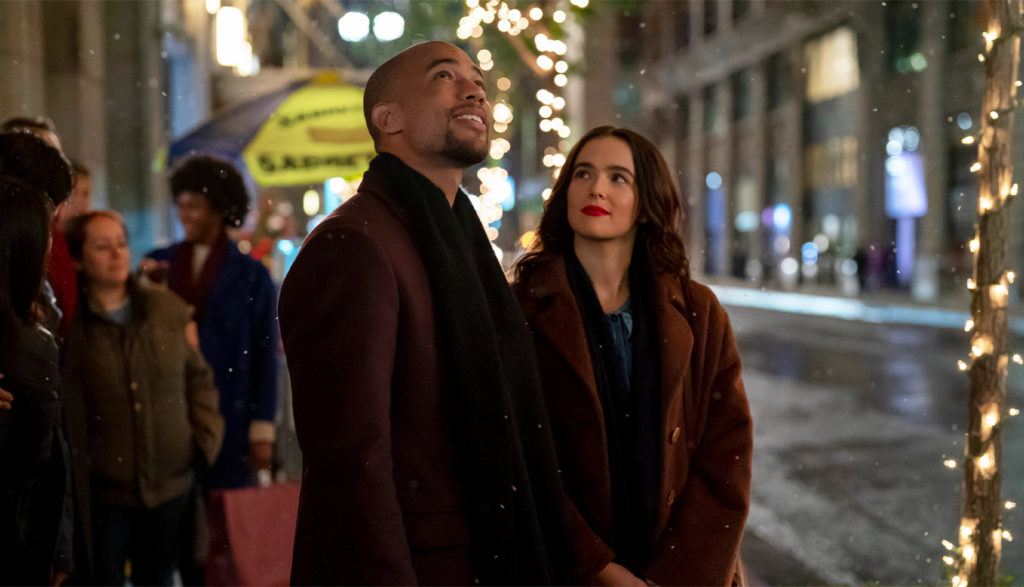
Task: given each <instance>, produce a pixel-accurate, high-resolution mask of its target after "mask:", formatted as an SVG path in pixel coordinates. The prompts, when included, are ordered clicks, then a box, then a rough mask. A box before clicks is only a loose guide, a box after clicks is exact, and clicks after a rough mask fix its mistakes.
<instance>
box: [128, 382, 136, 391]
mask: <svg viewBox="0 0 1024 587" xmlns="http://www.w3.org/2000/svg"><path fill="white" fill-rule="evenodd" d="M128 387H130V388H132V391H135V390H137V389H138V388H139V382H138V381H132V382H131V383H129V384H128Z"/></svg>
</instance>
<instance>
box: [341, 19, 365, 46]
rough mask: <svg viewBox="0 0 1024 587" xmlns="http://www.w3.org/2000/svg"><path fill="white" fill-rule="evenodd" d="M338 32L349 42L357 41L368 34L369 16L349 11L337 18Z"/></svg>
mask: <svg viewBox="0 0 1024 587" xmlns="http://www.w3.org/2000/svg"><path fill="white" fill-rule="evenodd" d="M338 34H339V35H341V38H342V39H344V40H346V41H348V42H349V43H358V42H360V41H362V40H363V39H365V38H366V37H367V35H369V34H370V17H368V16H366V15H365V14H364V13H362V12H355V11H350V12H346V13H345V15H344V16H342V17H341V18H339V19H338Z"/></svg>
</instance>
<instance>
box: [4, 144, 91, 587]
mask: <svg viewBox="0 0 1024 587" xmlns="http://www.w3.org/2000/svg"><path fill="white" fill-rule="evenodd" d="M0 174H3V175H7V176H10V177H12V178H14V179H16V180H18V181H21V182H22V183H23V184H25V185H26V186H28V187H29V188H31V189H34V190H37V191H39V192H41V193H43V194H45V196H46V197H47V198H48V200H49V203H50V204H51V206H50V212H51V217H52V216H54V215H55V214H56V213H57V212H56V211H58V210H60V208H61V206H62V205H63V203H64V202H65V201H66V199H67V197H68V194H69V192H70V191H71V166H70V163H69V162H68V160H67V158H65V157H64V154H63V153H61V151H60V150H59V149H57V148H56V147H53V146H51V145H50V144H48V143H47V142H46V141H45V140H43V139H41V138H39V137H37V136H36V135H34V134H33V133H29V132H11V133H0ZM51 220H52V218H51ZM4 221H5V219H4V218H2V217H0V222H4ZM35 308H36V311H37V312H38V314H39V317H40V322H41V324H42V325H43V326H44V327H45V328H46V330H47V331H48V332H49V333H50V334H52V335H54V336H56V333H57V330H58V326H59V324H60V320H61V312H60V309H59V308H58V307H57V303H56V299H55V298H54V295H53V290H52V288H51V287H50V283H49V281H48V280H47V279H44V280H43V286H42V289H41V291H40V292H39V295H38V298H37V299H36V302H35ZM4 375H5V373H4V371H3V370H2V369H0V377H2V376H4ZM13 401H14V398H13V395H12V394H11V393H9V392H7V391H5V390H3V389H0V407H4V406H5V405H6V406H7V407H8V408H9V407H10V404H11V403H13ZM61 408H62V409H63V402H61ZM54 443H55V444H54V446H56V447H57V450H51V451H50V460H49V462H48V463H47V464H46V465H45V467H44V472H43V475H44V476H45V477H46V480H45V481H42V482H40V483H38V484H37V486H36V489H34V490H33V491H32V500H33V501H34V502H35V503H50V502H51V501H57V498H56V497H52V496H51V494H50V492H54V495H56V494H60V493H63V496H62V500H63V509H64V512H63V514H62V517H61V524H60V533H59V535H58V539H57V553H56V555H55V557H54V561H53V567H54V570H53V574H54V581H55V583H57V584H59V583H60V582H61V581H62V580H64V579H65V578H66V577H67V576H68V574H69V572H70V571H71V570H72V567H73V566H76V565H77V564H78V562H79V561H77V560H75V561H73V555H77V554H78V553H77V552H75V553H73V552H72V546H73V545H72V533H73V532H74V530H75V511H74V508H73V501H72V495H71V493H72V483H71V482H70V480H69V479H68V473H69V467H70V465H69V460H70V458H71V457H70V455H69V454H68V449H69V448H70V449H71V450H72V452H73V451H74V447H68V445H67V443H66V442H65V438H64V431H63V427H62V426H61V427H59V429H58V430H57V433H56V438H55V440H54ZM88 567H89V564H88V563H84V564H82V565H80V566H78V568H79V570H80V571H81V572H82V576H83V577H88V576H89V570H88Z"/></svg>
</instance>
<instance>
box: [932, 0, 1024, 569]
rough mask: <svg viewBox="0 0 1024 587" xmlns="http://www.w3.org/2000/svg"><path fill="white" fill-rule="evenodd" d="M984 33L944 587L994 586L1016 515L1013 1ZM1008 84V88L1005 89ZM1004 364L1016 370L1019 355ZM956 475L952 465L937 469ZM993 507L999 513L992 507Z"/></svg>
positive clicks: (1016, 42)
mask: <svg viewBox="0 0 1024 587" xmlns="http://www.w3.org/2000/svg"><path fill="white" fill-rule="evenodd" d="M988 4H989V7H990V11H989V25H988V30H986V31H985V32H983V33H982V38H983V39H984V42H985V50H984V52H983V53H979V54H978V61H979V62H981V63H983V64H985V68H986V88H985V98H984V106H983V110H982V111H983V113H985V114H986V115H984V116H982V123H981V132H980V135H977V136H974V135H970V136H965V137H963V139H961V143H962V144H964V145H974V144H977V146H978V147H977V148H978V160H977V161H976V162H975V163H974V164H973V165H972V166H971V168H970V170H971V172H972V173H975V174H978V224H977V225H976V227H975V230H976V232H975V235H974V237H972V238H971V240H970V241H969V243H968V248H969V249H970V251H971V253H972V254H973V255H974V275H973V276H972V278H971V279H968V280H967V288H968V290H970V292H971V318H970V319H969V320H968V321H967V322H966V323H965V324H964V331H965V332H967V333H969V334H970V335H971V352H970V356H969V360H967V361H964V360H960V361H957V367H958V369H959V370H960V371H963V372H967V373H968V374H969V377H970V383H971V385H970V398H969V402H968V406H969V408H968V409H969V416H968V418H969V423H968V431H967V435H966V441H965V447H964V453H965V456H964V507H963V512H962V517H961V520H960V529H959V536H958V538H959V540H958V546H955V545H954V544H953V543H952V542H950V541H948V540H943V541H942V545H943V547H944V548H945V549H946V550H947V551H948V553H947V554H946V555H945V556H943V557H942V560H943V562H945V563H946V564H947V565H949V566H950V567H951V568H952V569H953V571H954V573H955V574H954V576H953V578H952V585H953V586H954V587H966V586H967V585H969V584H983V585H989V584H995V583H996V579H997V573H998V567H999V559H1000V556H1001V552H1002V543H1003V541H1006V542H1010V541H1012V540H1013V536H1012V535H1011V534H1010V532H1009V531H1007V530H1005V529H1004V528H1003V527H1002V511H1003V510H1011V509H1013V508H1015V507H1016V504H1015V503H1014V502H1012V501H1005V502H1001V499H1000V498H1001V496H1000V482H1001V471H1000V467H1001V463H1002V442H1001V433H1002V424H1003V422H1004V415H1005V416H1007V417H1011V416H1016V415H1017V414H1019V413H1020V411H1019V410H1018V409H1016V408H1009V409H1007V407H1006V376H1007V370H1008V366H1009V362H1010V360H1011V357H1010V354H1009V352H1008V350H1007V346H1008V345H1007V335H1006V326H1007V317H1006V307H1007V300H1008V297H1009V286H1010V285H1011V284H1012V283H1013V282H1014V279H1015V274H1014V272H1013V271H1010V270H1008V269H1007V266H1006V265H1007V263H1006V256H1007V255H1006V216H1007V215H1006V206H1007V205H1008V204H1009V203H1010V201H1012V199H1013V198H1014V197H1015V196H1016V195H1017V193H1018V191H1019V188H1018V185H1017V184H1016V183H1013V181H1012V179H1013V164H1012V159H1011V158H1010V144H1011V142H1012V125H1013V116H1012V115H1013V109H1014V107H1016V106H1017V105H1018V104H1017V98H1016V92H1017V88H1018V87H1020V86H1021V82H1020V81H1019V80H1018V79H1017V69H1018V65H1019V59H1020V56H1019V53H1020V38H1019V33H1020V32H1021V28H1020V24H1019V23H1020V19H1021V5H1020V0H989V2H988ZM1007 82H1008V83H1007ZM1012 360H1013V362H1014V363H1016V364H1022V363H1024V360H1022V358H1021V356H1020V355H1019V354H1014V355H1013V356H1012ZM944 465H945V466H946V467H949V468H951V469H952V468H956V466H957V462H956V461H955V460H953V459H947V460H945V461H944ZM1000 505H1001V507H1000Z"/></svg>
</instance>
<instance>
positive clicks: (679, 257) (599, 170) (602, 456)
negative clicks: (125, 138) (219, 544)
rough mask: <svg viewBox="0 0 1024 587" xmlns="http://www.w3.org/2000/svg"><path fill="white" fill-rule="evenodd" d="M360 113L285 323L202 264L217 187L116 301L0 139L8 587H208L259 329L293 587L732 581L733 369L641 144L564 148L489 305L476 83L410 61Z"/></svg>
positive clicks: (59, 188) (107, 272)
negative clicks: (221, 498)
mask: <svg viewBox="0 0 1024 587" xmlns="http://www.w3.org/2000/svg"><path fill="white" fill-rule="evenodd" d="M364 114H365V118H366V124H367V128H368V130H369V131H370V134H371V136H372V137H373V140H374V144H375V148H376V150H377V153H378V155H377V157H376V158H375V159H374V160H373V161H371V163H370V166H369V169H368V171H367V172H366V174H365V175H364V177H363V180H362V182H361V184H360V187H359V191H358V193H357V194H356V195H355V196H354V197H353V198H352V199H351V200H349V201H348V202H347V203H345V204H344V205H343V206H341V207H340V208H339V209H338V210H336V211H335V212H333V213H332V214H331V215H330V216H328V218H326V219H325V220H324V221H323V222H322V223H320V224H319V225H318V226H317V227H316V228H315V229H314V231H313V232H312V233H311V234H310V235H309V237H308V238H307V239H306V241H305V242H304V244H303V246H302V249H301V251H300V253H299V255H298V257H297V259H296V260H295V262H294V264H293V265H292V267H291V269H290V271H289V273H288V275H287V276H286V278H285V280H284V283H283V284H282V288H281V294H280V300H279V302H277V300H276V298H277V295H276V290H275V287H274V285H273V283H272V282H271V280H270V278H269V275H268V274H267V271H266V269H265V268H264V267H263V266H262V265H261V264H260V263H259V262H257V261H254V260H253V259H252V258H250V257H247V256H246V255H243V254H242V253H240V252H239V250H238V248H237V247H236V246H233V244H232V242H231V241H230V239H229V238H228V236H227V232H226V229H227V228H228V227H230V226H237V225H239V224H240V223H241V222H242V220H243V218H244V217H245V215H246V213H247V211H248V202H249V198H248V195H247V194H246V190H245V187H244V183H243V181H242V179H241V177H240V176H239V174H238V172H237V171H236V170H235V169H234V168H233V167H232V166H231V165H229V164H227V163H224V162H221V161H218V160H216V159H211V158H208V157H197V158H194V159H191V160H189V161H187V162H185V163H184V164H183V165H181V166H180V167H178V168H177V169H176V170H175V171H174V173H173V174H172V175H171V177H170V190H171V193H172V194H173V197H174V200H175V204H176V206H177V210H178V216H179V220H180V221H181V224H182V227H183V228H184V233H185V238H184V241H183V242H180V243H176V244H174V245H172V246H171V247H168V248H165V249H160V250H157V251H152V252H150V253H148V254H147V255H146V256H145V260H144V261H143V263H142V264H141V266H140V268H139V271H138V272H133V271H132V268H131V266H130V255H129V248H128V247H129V243H128V238H127V231H126V229H125V224H124V221H123V219H122V218H121V216H119V215H118V214H117V213H116V212H113V211H108V210H88V195H87V192H88V188H87V187H83V186H87V185H88V184H87V182H88V172H87V171H85V170H84V169H82V168H81V166H76V165H73V164H70V163H69V162H68V161H67V160H66V158H65V157H64V155H63V153H62V152H61V150H60V145H59V140H58V139H57V135H56V133H55V132H54V130H53V128H52V126H49V125H47V124H45V123H43V122H40V121H32V120H28V121H24V120H23V121H20V123H21V125H20V126H15V127H12V128H5V129H4V130H5V131H6V134H0V281H2V283H0V292H2V293H0V341H2V343H3V347H2V348H0V374H2V375H3V379H0V387H2V388H3V389H4V391H0V459H2V460H0V467H2V470H3V471H4V473H5V475H4V477H3V481H2V483H3V492H2V493H0V499H3V500H4V501H3V503H0V516H3V518H2V520H0V521H2V526H0V529H2V536H0V568H2V569H4V570H5V572H4V573H3V582H13V583H25V584H60V583H61V582H63V581H65V580H66V579H68V578H69V577H70V579H71V581H72V582H73V583H86V584H92V583H98V584H105V585H122V584H124V582H125V581H126V579H127V578H128V577H126V568H130V573H129V575H130V579H131V581H132V583H133V584H136V585H140V584H147V585H148V584H162V585H168V584H171V581H172V577H173V573H174V570H175V568H177V570H178V571H179V572H180V574H181V575H180V576H181V579H182V581H183V582H184V583H185V584H189V585H191V584H201V583H202V580H203V574H202V561H201V557H199V558H198V559H197V558H196V557H195V556H192V553H194V552H195V551H196V550H197V548H195V544H194V543H193V541H194V540H195V539H196V536H197V533H198V532H199V531H200V530H201V528H199V527H197V526H201V525H202V524H198V525H197V524H195V522H194V521H195V520H196V517H197V516H196V512H197V510H196V508H197V507H201V505H202V503H203V499H204V496H205V495H206V494H207V492H208V491H209V490H211V489H217V488H237V487H243V486H246V485H250V484H252V483H253V480H254V472H255V471H258V470H260V469H261V468H265V467H266V466H268V465H269V463H270V461H271V459H272V448H271V447H272V443H273V441H274V437H273V430H274V428H273V425H272V420H273V416H274V411H275V407H276V402H277V398H276V379H277V374H276V366H277V360H276V357H275V351H276V349H277V346H278V333H277V332H278V330H277V329H278V327H277V323H276V320H277V317H278V315H279V317H280V329H281V340H282V342H283V346H284V349H285V352H286V355H287V356H288V359H289V365H288V367H289V368H288V371H289V376H290V378H291V383H292V393H293V396H294V399H293V402H294V411H295V420H296V431H297V434H298V440H299V443H300V446H301V449H302V454H303V463H302V464H303V476H302V486H301V495H300V503H299V511H298V522H297V527H296V534H295V544H294V551H293V558H292V561H293V565H292V582H293V583H295V584H299V585H340V584H360V585H363V584H394V585H413V584H439V585H473V584H556V585H568V584H594V585H636V586H641V585H653V584H660V585H716V584H717V585H728V584H742V583H743V576H742V564H741V563H740V558H739V546H740V541H741V538H742V534H743V527H744V523H745V520H746V516H747V511H748V508H749V495H750V475H751V457H752V423H751V418H750V413H749V408H748V406H747V399H746V395H745V392H744V389H743V383H742V379H741V367H740V359H739V355H738V352H737V349H736V344H735V341H734V339H733V336H732V331H731V328H730V325H729V319H728V316H727V315H726V312H725V310H724V309H723V308H722V306H721V305H720V304H719V303H718V301H717V300H716V298H715V296H714V295H713V294H712V293H711V291H710V290H709V289H708V288H707V287H705V286H703V285H701V284H699V283H697V282H696V281H694V280H692V279H691V278H690V272H689V262H688V257H687V252H686V247H685V244H684V243H685V240H684V238H683V233H682V226H683V225H684V221H685V210H684V207H683V200H682V198H681V197H680V194H679V191H678V189H677V187H676V183H675V181H674V178H673V174H672V173H671V171H670V170H669V167H668V165H667V164H666V163H665V161H664V159H663V158H662V156H661V154H660V153H659V152H658V149H657V147H655V146H654V145H653V144H652V143H651V142H650V141H649V140H647V139H646V138H644V137H643V136H641V135H639V134H637V133H635V132H633V131H630V130H628V129H624V128H617V127H611V126H602V127H597V128H594V129H592V130H590V131H589V132H587V133H586V134H585V135H584V136H583V137H582V138H581V139H580V140H579V141H578V142H577V143H576V145H575V146H574V147H573V148H572V150H571V152H570V153H569V155H568V157H567V160H566V163H565V165H564V167H563V169H562V171H561V173H560V174H559V175H558V177H557V179H556V181H555V183H554V186H553V188H552V191H551V197H550V199H549V200H548V202H547V204H546V206H545V210H544V213H543V215H542V217H541V220H540V226H539V228H538V231H537V234H538V237H539V238H538V244H537V245H536V246H535V247H534V248H533V249H532V250H531V251H530V252H528V254H526V256H525V257H524V258H522V259H521V260H520V261H519V263H518V264H517V266H516V268H515V271H514V279H513V283H512V284H511V286H510V284H509V279H508V278H507V276H506V274H505V273H504V272H503V271H502V269H501V267H500V265H499V264H498V262H497V260H496V258H495V256H494V254H493V251H492V248H491V246H490V243H489V241H488V239H487V236H486V234H485V232H484V230H483V227H482V226H481V224H480V221H479V217H478V216H477V214H476V212H475V211H474V209H473V206H472V204H471V203H470V200H469V198H468V197H467V194H466V193H465V192H464V191H463V189H462V187H461V182H462V177H463V174H464V172H465V171H466V169H468V168H469V167H471V166H472V165H475V164H477V163H480V162H481V161H482V160H483V159H484V158H485V157H486V155H487V152H488V147H489V144H490V140H489V128H490V123H491V105H490V103H489V101H488V98H487V85H486V83H485V82H484V78H483V73H482V72H481V70H480V69H479V67H477V65H476V64H475V63H474V62H473V61H472V59H471V58H470V57H469V56H468V55H467V54H466V53H465V52H463V51H462V50H461V49H459V48H457V47H455V46H454V45H451V44H448V43H444V42H427V43H422V44H417V45H414V46H413V47H411V48H409V49H407V50H405V51H403V52H401V53H399V54H398V55H396V56H395V57H394V58H392V59H391V60H389V61H387V62H386V63H385V64H384V65H382V66H381V67H380V68H378V69H377V70H376V71H375V72H374V73H373V74H372V75H371V77H370V78H369V80H368V82H367V86H366V89H365V93H364ZM14 122H19V121H14ZM81 191H84V192H85V194H84V195H83V194H82V193H81ZM72 193H78V195H77V196H72V197H71V198H69V194H72ZM51 242H52V245H51V244H50V243H51ZM275 302H276V303H275ZM7 473H9V474H7ZM126 563H130V564H129V565H126ZM7 569H11V570H12V571H11V572H10V573H8V572H7Z"/></svg>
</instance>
